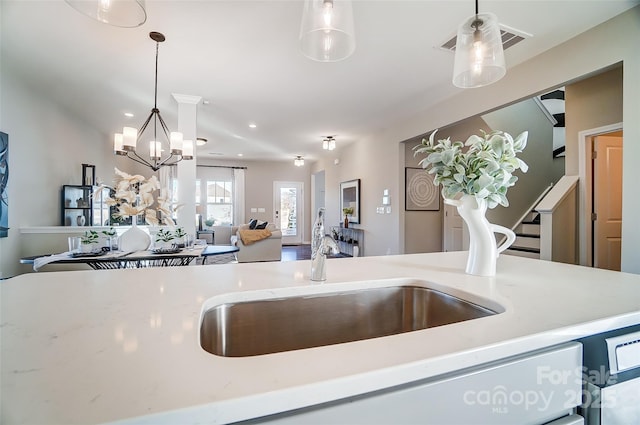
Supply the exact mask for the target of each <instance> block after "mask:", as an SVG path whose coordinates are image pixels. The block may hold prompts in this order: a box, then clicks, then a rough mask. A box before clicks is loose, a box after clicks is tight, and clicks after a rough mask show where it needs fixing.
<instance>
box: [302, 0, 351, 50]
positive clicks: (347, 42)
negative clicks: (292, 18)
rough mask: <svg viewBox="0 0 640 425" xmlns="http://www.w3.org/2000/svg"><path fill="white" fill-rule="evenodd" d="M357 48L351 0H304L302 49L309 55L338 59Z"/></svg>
mask: <svg viewBox="0 0 640 425" xmlns="http://www.w3.org/2000/svg"><path fill="white" fill-rule="evenodd" d="M355 49H356V39H355V32H354V29H353V8H352V5H351V0H305V3H304V11H303V14H302V24H301V25H300V50H301V51H302V54H304V55H305V56H306V57H308V58H309V59H313V60H316V61H319V62H337V61H341V60H343V59H346V58H348V57H349V56H351V55H352V54H353V52H354V50H355Z"/></svg>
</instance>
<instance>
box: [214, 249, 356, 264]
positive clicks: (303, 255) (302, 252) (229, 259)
mask: <svg viewBox="0 0 640 425" xmlns="http://www.w3.org/2000/svg"><path fill="white" fill-rule="evenodd" d="M345 256H346V255H342V254H341V255H336V256H335V257H345ZM329 258H332V257H329ZM310 259H311V245H283V246H282V260H281V261H298V260H310ZM234 262H236V258H235V255H234V254H224V255H216V256H212V257H209V258H208V259H207V262H206V264H228V263H234Z"/></svg>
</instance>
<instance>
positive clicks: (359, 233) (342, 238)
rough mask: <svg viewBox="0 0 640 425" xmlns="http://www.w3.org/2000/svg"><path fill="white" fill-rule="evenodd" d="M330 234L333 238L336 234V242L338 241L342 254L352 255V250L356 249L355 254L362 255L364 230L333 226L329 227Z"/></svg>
mask: <svg viewBox="0 0 640 425" xmlns="http://www.w3.org/2000/svg"><path fill="white" fill-rule="evenodd" d="M331 236H332V237H333V238H334V239H336V236H337V239H336V242H338V247H339V248H340V252H341V253H342V254H345V255H349V256H351V257H353V256H354V252H355V251H357V253H356V255H355V256H357V257H362V256H363V255H364V230H362V229H354V228H351V227H347V228H344V227H342V226H333V227H331ZM354 248H357V249H354Z"/></svg>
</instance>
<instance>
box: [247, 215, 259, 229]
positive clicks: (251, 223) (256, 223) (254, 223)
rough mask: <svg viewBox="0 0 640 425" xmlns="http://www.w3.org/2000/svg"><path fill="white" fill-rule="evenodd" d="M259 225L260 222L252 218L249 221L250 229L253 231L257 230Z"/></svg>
mask: <svg viewBox="0 0 640 425" xmlns="http://www.w3.org/2000/svg"><path fill="white" fill-rule="evenodd" d="M257 225H258V220H256V219H255V218H252V219H251V220H249V229H251V230H253V229H255V228H256V226H257Z"/></svg>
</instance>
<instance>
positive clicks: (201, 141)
mask: <svg viewBox="0 0 640 425" xmlns="http://www.w3.org/2000/svg"><path fill="white" fill-rule="evenodd" d="M207 142H208V140H207V139H205V138H204V137H198V138H197V139H196V146H204V145H206V144H207Z"/></svg>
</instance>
